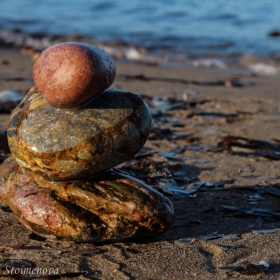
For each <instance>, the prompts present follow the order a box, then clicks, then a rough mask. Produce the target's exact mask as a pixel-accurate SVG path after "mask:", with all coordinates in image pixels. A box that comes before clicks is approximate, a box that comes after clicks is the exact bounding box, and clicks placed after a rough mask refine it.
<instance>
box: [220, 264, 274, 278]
mask: <svg viewBox="0 0 280 280" xmlns="http://www.w3.org/2000/svg"><path fill="white" fill-rule="evenodd" d="M268 267H269V264H268V263H267V262H265V261H261V262H260V263H259V264H258V265H255V264H252V263H247V264H245V265H225V266H220V267H219V269H228V270H232V271H236V272H238V273H240V274H243V275H257V274H260V273H263V272H264V271H265V270H266V269H268Z"/></svg>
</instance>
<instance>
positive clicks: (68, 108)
mask: <svg viewBox="0 0 280 280" xmlns="http://www.w3.org/2000/svg"><path fill="white" fill-rule="evenodd" d="M115 73H116V71H115V66H114V63H113V61H112V60H111V58H110V57H109V56H108V55H107V54H106V53H105V52H103V51H102V50H100V49H99V48H97V47H95V46H92V45H88V44H81V43H74V42H71V43H62V44H57V45H54V46H52V47H50V48H48V49H46V50H45V51H44V52H43V53H42V54H41V55H40V56H39V58H38V59H37V60H36V62H35V64H34V69H33V77H34V81H35V85H36V87H34V88H32V89H31V90H30V91H29V93H28V94H27V95H26V97H25V98H24V100H23V101H22V102H21V103H20V104H19V105H18V106H17V107H16V108H15V109H14V111H13V112H12V114H11V117H10V119H9V124H8V143H9V146H10V150H11V153H12V156H11V157H9V158H8V159H7V160H6V161H5V162H4V163H3V164H2V166H1V170H0V174H1V175H0V198H1V199H2V200H3V201H4V202H5V203H6V204H7V205H9V207H10V208H11V209H12V211H13V212H14V213H15V215H16V216H17V217H18V218H19V221H20V222H21V223H22V224H23V225H24V226H25V227H26V228H28V229H29V230H31V231H32V232H35V233H36V234H39V235H41V236H44V237H48V238H64V239H67V240H73V241H76V242H95V241H105V240H110V241H118V240H127V239H141V238H145V237H149V236H154V235H157V234H160V233H162V232H164V231H165V230H166V229H167V228H168V227H169V226H170V225H171V224H172V222H173V219H174V211H173V206H172V204H171V202H170V201H169V200H168V199H167V198H166V197H165V196H163V195H162V194H160V193H159V192H157V191H156V190H154V189H152V188H150V187H149V186H147V185H146V184H144V183H143V182H141V181H139V180H137V179H135V178H132V177H130V176H128V175H127V174H125V173H123V172H120V171H118V170H116V169H114V168H113V167H115V166H116V165H118V164H120V163H123V162H125V161H127V160H130V159H132V158H133V156H134V155H135V154H136V153H137V152H138V151H139V150H140V149H141V148H142V147H143V145H144V144H145V142H146V140H147V137H148V134H149V130H150V125H151V117H150V113H149V109H148V107H147V105H146V104H145V102H144V101H143V100H142V99H141V98H140V97H139V96H137V95H135V94H133V93H130V92H124V91H120V90H115V89H108V88H109V87H110V85H111V84H112V83H113V81H114V78H115Z"/></svg>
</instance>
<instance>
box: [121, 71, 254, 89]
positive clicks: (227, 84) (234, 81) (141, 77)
mask: <svg viewBox="0 0 280 280" xmlns="http://www.w3.org/2000/svg"><path fill="white" fill-rule="evenodd" d="M118 77H119V78H122V79H125V80H141V81H144V82H151V81H159V82H167V83H180V84H187V85H199V86H225V87H244V86H252V85H254V83H251V82H243V81H241V80H239V79H238V78H232V79H229V80H216V81H198V80H186V79H176V78H164V77H148V76H146V75H144V74H138V75H130V74H119V75H118Z"/></svg>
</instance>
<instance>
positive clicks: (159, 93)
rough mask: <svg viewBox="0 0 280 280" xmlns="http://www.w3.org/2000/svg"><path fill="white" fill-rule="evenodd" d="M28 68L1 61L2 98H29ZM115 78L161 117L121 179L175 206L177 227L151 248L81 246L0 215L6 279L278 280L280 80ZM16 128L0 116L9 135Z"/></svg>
mask: <svg viewBox="0 0 280 280" xmlns="http://www.w3.org/2000/svg"><path fill="white" fill-rule="evenodd" d="M32 65H33V61H32V58H31V56H29V55H23V54H21V53H20V50H17V49H8V48H2V49H0V91H2V90H18V91H19V92H20V93H21V94H23V95H24V94H25V93H26V92H27V91H28V89H30V88H31V87H32V86H33V81H32ZM116 66H117V77H116V80H115V82H114V84H113V87H114V88H119V89H123V90H127V91H132V92H134V93H137V94H139V95H141V96H142V97H143V98H144V99H145V100H146V101H147V103H148V104H149V106H150V109H151V112H152V115H153V129H152V131H151V134H150V137H149V140H148V142H147V143H146V145H145V147H144V148H143V150H142V151H141V152H140V153H139V154H138V156H136V157H135V159H134V160H132V161H130V162H127V163H125V164H122V165H121V166H119V168H121V169H123V170H125V171H126V172H128V173H130V174H131V175H134V176H136V177H138V178H139V179H141V180H143V181H145V182H147V183H148V184H150V185H151V186H153V187H155V188H156V189H158V190H159V191H161V192H163V193H165V194H166V195H167V196H168V197H169V198H170V199H171V200H172V202H173V204H174V207H175V211H176V220H175V223H174V225H173V226H172V227H171V228H170V229H169V230H168V231H167V232H166V233H165V234H163V235H161V236H159V237H157V238H154V239H151V240H146V241H143V242H126V243H114V244H75V243H72V242H67V241H60V240H55V241H51V240H45V239H43V238H40V237H37V236H36V235H34V234H31V233H30V232H28V231H27V230H26V229H25V228H24V227H23V226H21V224H20V223H19V222H18V221H16V220H15V217H14V215H13V214H12V213H11V212H10V210H9V208H8V207H6V206H5V205H4V204H1V205H0V236H1V238H0V252H1V269H2V270H1V271H0V273H2V275H4V276H6V275H5V274H7V273H8V272H10V271H7V270H6V268H5V267H6V266H7V265H9V266H11V267H14V268H15V267H17V266H16V265H17V263H18V264H19V265H25V266H34V267H36V268H41V269H43V268H46V269H50V268H52V269H55V272H58V273H59V275H58V276H60V277H63V276H65V277H66V278H65V279H198V280H203V279H207V280H208V279H278V278H280V252H279V238H280V231H279V227H280V207H279V198H280V197H279V196H280V189H279V183H280V175H279V161H278V160H279V159H280V156H279V155H280V154H279V152H280V148H279V147H278V144H279V143H278V141H277V140H279V139H280V133H279V121H280V114H279V112H280V81H279V78H277V77H259V76H251V75H242V74H232V73H225V72H219V71H214V70H212V71H210V70H198V69H187V70H186V69H172V68H160V67H157V66H151V65H141V64H136V63H121V62H116ZM8 116H9V114H8V113H5V112H3V113H1V115H0V132H1V133H2V134H4V133H5V131H6V122H7V118H8ZM228 135H232V136H236V137H244V138H246V139H243V138H242V139H240V138H239V139H237V138H225V137H226V136H228ZM248 139H255V140H256V139H258V140H260V139H261V140H265V141H270V142H269V144H270V145H269V144H267V143H266V142H257V141H255V142H253V141H249V140H248ZM273 139H274V141H272V140H273ZM1 141H2V143H1V147H2V151H1V155H2V157H3V158H4V157H5V156H7V152H8V151H7V150H6V149H5V148H3V147H4V146H5V143H4V141H5V140H3V139H1ZM218 143H220V145H219V146H218ZM261 261H265V262H266V263H268V264H269V267H268V268H267V269H264V268H263V267H262V266H257V265H258V264H259V263H260V262H261ZM225 266H231V267H228V268H227V269H222V268H221V267H225ZM229 268H231V269H229ZM45 271H46V270H45ZM250 274H253V275H250ZM24 277H25V278H24V279H30V278H31V279H36V277H37V278H38V275H31V276H30V275H29V276H24ZM28 277H29V278H28ZM32 277H33V278H32ZM3 279H7V278H3ZM41 279H42V278H41ZM49 279H57V278H49Z"/></svg>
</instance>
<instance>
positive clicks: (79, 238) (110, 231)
mask: <svg viewBox="0 0 280 280" xmlns="http://www.w3.org/2000/svg"><path fill="white" fill-rule="evenodd" d="M0 198H1V199H2V200H3V201H4V202H5V203H6V204H7V205H8V206H9V207H10V208H11V209H12V211H13V212H14V214H15V215H16V216H17V217H18V218H19V221H20V222H21V223H22V224H23V225H24V226H25V227H26V228H28V229H29V230H30V231H32V232H34V233H36V234H38V235H41V236H44V237H47V238H63V239H66V240H73V241H76V242H97V241H123V240H130V239H133V240H135V239H138V240H141V239H145V238H147V237H151V236H155V235H158V234H160V233H162V232H164V231H165V230H166V229H167V228H168V227H169V226H170V225H171V224H172V223H173V220H174V210H173V205H172V203H171V202H170V201H169V200H168V199H167V198H166V197H165V196H163V195H162V194H161V193H159V192H157V191H156V190H154V189H152V188H151V187H149V186H147V185H146V184H143V183H142V182H140V181H138V180H137V179H135V178H132V177H130V176H128V175H126V174H124V173H122V172H120V171H116V170H109V171H107V172H104V173H102V174H100V175H98V176H96V177H95V178H94V179H92V180H80V181H78V180H76V181H64V182H51V181H48V180H46V179H45V178H44V177H42V176H40V175H38V174H34V173H32V172H30V171H29V170H27V169H25V168H23V167H20V166H19V165H18V164H17V163H16V162H15V160H14V159H13V158H12V157H9V158H8V159H7V160H6V161H5V162H4V163H3V164H2V166H1V168H0Z"/></svg>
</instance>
